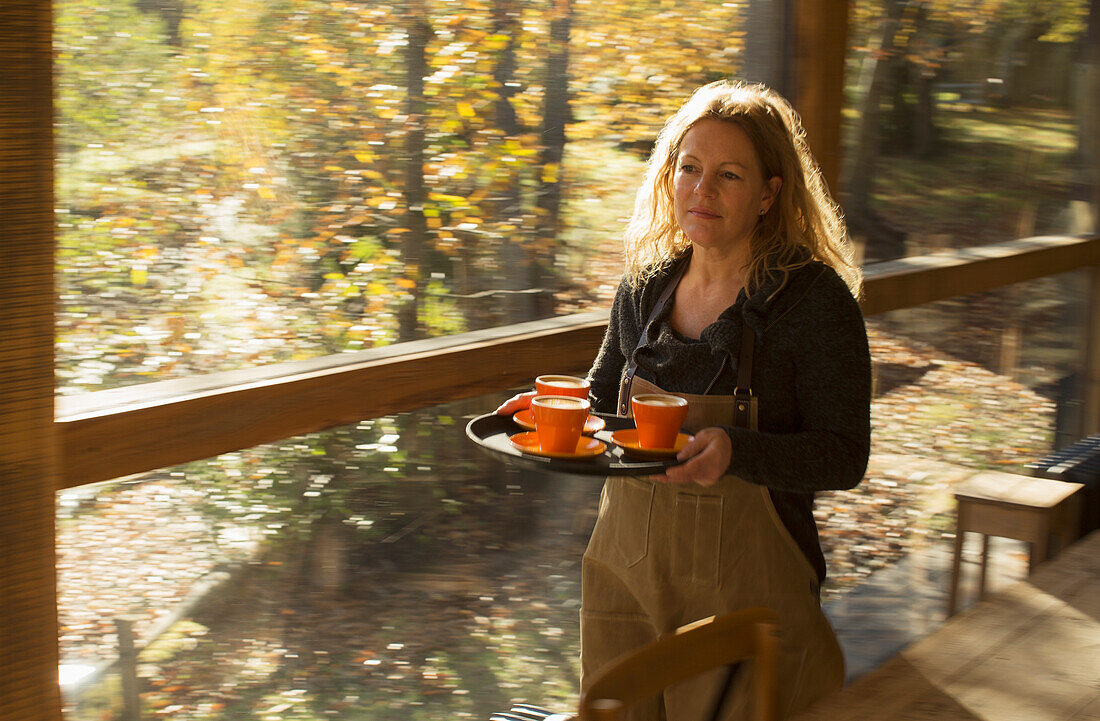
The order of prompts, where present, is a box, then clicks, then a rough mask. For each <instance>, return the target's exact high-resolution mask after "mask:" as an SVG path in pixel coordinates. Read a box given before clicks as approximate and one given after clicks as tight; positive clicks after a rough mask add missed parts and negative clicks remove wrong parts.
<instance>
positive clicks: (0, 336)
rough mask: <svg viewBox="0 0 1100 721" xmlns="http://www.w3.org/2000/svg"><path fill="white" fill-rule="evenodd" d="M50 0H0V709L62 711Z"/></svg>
mask: <svg viewBox="0 0 1100 721" xmlns="http://www.w3.org/2000/svg"><path fill="white" fill-rule="evenodd" d="M51 32H52V25H51V18H50V6H49V3H48V2H40V1H36V0H4V2H3V3H0V67H2V68H3V69H4V70H3V72H2V73H0V168H2V169H3V172H0V218H2V219H3V226H4V235H3V239H2V240H0V379H2V380H0V491H2V492H3V498H4V518H3V521H0V549H2V550H0V579H2V583H3V590H2V591H0V619H3V621H2V622H0V716H3V718H5V719H19V720H20V721H47V720H49V721H55V720H58V719H60V718H61V704H60V690H59V687H58V679H57V664H58V650H57V589H56V582H55V570H54V512H55V511H54V508H55V495H54V487H55V485H56V480H55V464H56V446H55V444H54V431H55V427H54V419H53V417H54V409H53V395H54V375H53V342H54V311H53V309H54V302H55V298H54V290H53V275H54V263H53V222H54V218H53V147H52V133H51V128H52V125H53V120H52V112H53V107H52V99H51V96H52V92H53V80H52V77H51V72H52V71H51V64H52V62H53V55H52V49H51Z"/></svg>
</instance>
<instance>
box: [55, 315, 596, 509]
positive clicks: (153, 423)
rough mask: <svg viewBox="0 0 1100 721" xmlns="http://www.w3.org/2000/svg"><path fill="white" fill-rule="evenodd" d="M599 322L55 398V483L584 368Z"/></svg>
mask: <svg viewBox="0 0 1100 721" xmlns="http://www.w3.org/2000/svg"><path fill="white" fill-rule="evenodd" d="M606 325H607V314H606V313H603V312H596V313H587V314H581V315H579V316H572V317H570V318H554V319H550V320H547V321H536V322H534V323H523V324H519V325H516V326H510V327H507V328H497V329H492V330H489V331H481V332H476V333H469V334H464V335H461V336H451V337H444V338H435V339H430V340H425V341H416V342H414V343H403V344H400V345H399V346H393V347H391V348H382V349H379V350H378V351H363V352H360V353H355V354H346V355H347V357H345V356H344V355H341V356H334V357H329V358H324V359H317V360H316V361H303V362H299V363H286V364H280V365H279V366H272V367H269V368H267V369H258V370H257V371H255V372H254V375H253V377H251V378H249V377H248V375H249V374H248V372H244V373H241V372H236V373H234V374H232V375H230V376H228V377H227V374H215V375H214V376H212V377H208V378H206V379H205V380H204V379H202V378H199V379H196V380H195V381H191V382H190V384H189V383H188V380H184V381H183V382H180V381H167V382H166V383H165V384H160V383H151V384H146V385H141V386H136V387H133V388H129V389H119V390H116V391H104V392H103V393H91V394H86V396H85V398H84V400H83V401H79V400H78V401H77V402H75V403H73V402H68V403H65V402H64V399H63V400H62V401H61V406H62V408H61V409H62V412H63V413H65V415H64V416H62V417H61V418H60V420H59V422H58V428H59V432H60V435H61V438H62V443H63V446H64V447H65V448H66V449H67V452H66V454H65V458H64V464H63V472H62V474H61V483H60V485H61V487H71V486H76V485H81V484H84V483H91V482H94V481H102V480H107V479H110V478H117V477H120V476H124V475H129V474H132V473H138V472H141V471H149V470H153V469H156V468H162V467H165V466H171V465H175V464H179V463H185V462H188V461H194V460H199V459H202V458H208V457H210V456H215V455H218V454H220V453H227V452H229V451H234V450H238V449H240V448H248V447H251V446H254V445H258V444H261V443H270V442H274V441H279V440H282V439H285V438H290V437H294V436H298V435H302V434H305V433H312V432H315V431H319V430H324V429H326V428H334V427H339V426H342V425H347V424H351V423H355V422H357V421H360V420H363V419H365V418H375V417H378V416H382V415H388V414H391V413H398V412H402V411H410V410H415V409H417V408H423V407H426V406H431V405H436V404H439V403H443V402H447V401H454V400H459V399H462V398H471V397H476V396H480V395H485V394H488V393H492V392H495V391H501V390H504V389H507V388H510V387H515V386H517V385H520V384H523V383H530V382H531V381H532V379H533V378H534V376H535V375H537V374H539V373H546V372H555V373H584V372H585V371H587V370H588V368H589V367H590V366H591V365H592V360H593V358H594V357H595V353H596V350H597V349H598V348H599V345H600V341H601V340H602V338H603V333H604V329H605V327H606ZM505 334H507V335H505ZM395 351H398V352H401V354H400V355H397V354H396V353H395ZM402 351H403V352H402ZM333 361H337V363H334V362H333ZM162 385H163V386H168V387H167V388H164V387H162ZM149 386H153V387H152V388H150V387H149ZM103 396H107V397H106V398H104V397H103ZM105 401H106V402H105Z"/></svg>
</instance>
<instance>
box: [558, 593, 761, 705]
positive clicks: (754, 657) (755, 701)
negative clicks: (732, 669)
mask: <svg viewBox="0 0 1100 721" xmlns="http://www.w3.org/2000/svg"><path fill="white" fill-rule="evenodd" d="M778 660H779V622H778V619H777V618H776V615H775V613H774V612H773V611H771V610H770V609H767V608H763V607H754V608H747V609H743V610H740V611H735V612H733V613H728V614H725V615H722V616H712V617H710V618H706V619H703V620H701V621H696V622H695V623H691V624H688V625H687V626H683V627H681V628H679V629H677V630H676V631H675V632H673V633H671V634H669V635H667V636H662V637H661V638H659V639H657V640H656V641H653V642H651V643H648V644H646V645H644V646H641V647H640V648H638V649H636V650H634V651H631V652H629V653H626V654H624V655H623V656H620V657H619V658H617V659H616V660H615V661H613V662H611V663H610V664H608V666H607V667H606V668H605V669H603V670H602V671H601V672H599V673H598V675H597V677H596V678H595V680H594V681H593V682H592V684H591V686H589V688H588V691H587V692H586V693H585V694H584V695H583V696H582V697H581V702H580V709H579V716H578V718H579V721H618V720H619V719H622V718H624V714H625V712H626V710H627V709H628V708H630V707H631V706H632V705H633V704H635V703H637V702H639V701H642V700H644V699H647V698H649V697H651V696H654V695H656V694H657V693H659V692H660V691H661V690H662V689H664V688H666V687H668V686H672V685H674V684H677V683H680V682H681V681H686V680H687V679H690V678H692V677H693V676H696V675H698V674H700V673H703V672H704V671H708V670H710V669H713V668H718V667H721V666H728V665H730V664H734V663H737V662H739V661H751V662H752V663H751V673H752V679H751V682H750V684H749V689H750V692H751V699H750V702H751V704H752V713H753V715H752V717H751V718H752V719H753V721H775V718H776V691H777V688H778ZM700 721H707V719H700Z"/></svg>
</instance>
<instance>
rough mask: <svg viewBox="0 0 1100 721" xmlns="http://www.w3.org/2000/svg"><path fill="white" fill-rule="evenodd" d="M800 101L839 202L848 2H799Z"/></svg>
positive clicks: (815, 149) (797, 89) (796, 72)
mask: <svg viewBox="0 0 1100 721" xmlns="http://www.w3.org/2000/svg"><path fill="white" fill-rule="evenodd" d="M794 37H795V41H794V44H793V48H794V73H793V77H794V86H795V89H794V97H793V98H792V101H793V103H794V106H795V109H796V110H798V112H799V114H801V115H802V125H803V127H805V128H806V140H807V142H809V144H810V150H812V151H813V153H814V156H815V157H816V158H817V162H818V163H819V164H820V165H821V172H822V175H824V177H825V182H826V183H828V185H829V190H830V192H831V193H832V194H833V196H834V197H835V196H836V194H837V191H838V190H839V187H838V186H839V183H840V111H841V108H842V107H843V106H844V56H845V54H846V53H847V51H848V0H796V2H795V13H794Z"/></svg>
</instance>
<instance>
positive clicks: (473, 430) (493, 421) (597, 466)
mask: <svg viewBox="0 0 1100 721" xmlns="http://www.w3.org/2000/svg"><path fill="white" fill-rule="evenodd" d="M596 415H598V416H599V417H600V418H602V419H603V420H604V423H605V425H604V429H603V430H602V431H598V432H597V433H595V437H596V438H598V439H600V440H601V441H603V442H604V443H606V444H607V450H606V451H604V452H603V453H601V454H600V455H598V456H595V457H593V458H585V459H580V460H575V461H574V460H568V459H559V458H542V457H541V456H532V455H528V454H526V453H520V452H519V451H518V450H516V448H515V447H514V446H512V444H511V443H509V442H508V436H511V435H514V434H516V433H522V432H523V431H524V430H525V429H524V428H522V427H520V426H519V425H518V424H517V423H516V422H515V421H513V420H512V418H511V417H510V416H498V415H497V414H495V413H486V414H485V415H483V416H478V417H477V418H474V419H473V420H472V421H470V422H469V423H468V424H466V435H467V436H468V437H469V438H470V440H472V441H473V442H474V443H476V444H477V445H478V447H479V448H481V449H482V450H483V451H485V452H486V453H488V454H489V455H491V456H494V457H495V458H497V459H498V460H500V461H503V462H504V463H508V464H511V465H514V466H521V467H524V468H533V469H538V470H543V471H554V472H556V473H573V474H576V475H582V476H646V475H651V474H655V473H663V472H664V470H665V469H666V468H668V467H670V466H674V465H676V463H677V461H676V459H675V458H670V459H668V460H642V459H640V458H632V457H631V456H628V455H626V454H624V453H623V449H621V448H619V447H618V446H616V445H615V444H614V443H612V442H611V434H612V433H614V432H615V431H617V430H621V429H623V428H633V427H634V421H633V420H632V419H630V418H623V417H621V416H613V415H605V414H603V413H597V414H596Z"/></svg>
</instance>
